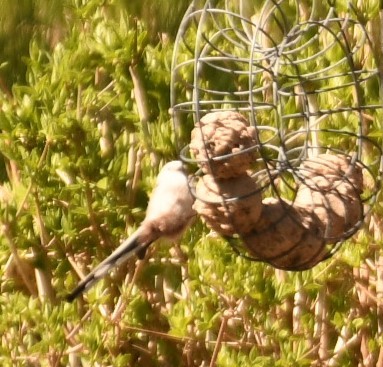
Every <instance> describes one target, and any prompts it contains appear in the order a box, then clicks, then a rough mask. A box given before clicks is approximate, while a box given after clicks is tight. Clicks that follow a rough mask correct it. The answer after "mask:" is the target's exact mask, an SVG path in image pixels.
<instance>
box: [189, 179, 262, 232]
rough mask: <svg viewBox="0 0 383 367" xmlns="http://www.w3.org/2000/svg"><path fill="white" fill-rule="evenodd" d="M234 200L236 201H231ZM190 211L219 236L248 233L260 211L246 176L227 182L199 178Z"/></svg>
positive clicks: (256, 193)
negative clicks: (193, 211) (195, 213)
mask: <svg viewBox="0 0 383 367" xmlns="http://www.w3.org/2000/svg"><path fill="white" fill-rule="evenodd" d="M235 198H237V199H235ZM193 208H194V210H195V211H196V212H197V213H198V214H199V215H200V216H201V217H202V218H203V219H204V220H205V222H206V223H207V225H208V226H209V227H211V228H212V229H214V230H215V231H217V232H218V233H219V234H221V235H223V236H233V235H234V234H236V233H237V234H243V233H247V232H249V231H250V230H251V229H252V227H253V226H254V223H256V222H257V221H258V219H259V217H260V215H261V211H262V197H261V193H260V192H259V191H258V186H257V184H256V182H255V181H254V180H253V179H251V177H249V176H247V175H242V176H239V177H235V178H229V179H220V180H217V179H215V178H214V177H213V176H212V175H204V176H203V177H200V179H199V181H198V183H197V185H196V201H195V203H194V207H193Z"/></svg>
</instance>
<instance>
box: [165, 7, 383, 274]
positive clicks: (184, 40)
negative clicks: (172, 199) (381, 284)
mask: <svg viewBox="0 0 383 367" xmlns="http://www.w3.org/2000/svg"><path fill="white" fill-rule="evenodd" d="M335 5H336V4H335V3H334V2H330V1H329V2H328V4H327V5H326V4H322V7H321V8H320V9H318V8H316V7H315V9H314V8H311V7H310V4H308V3H307V2H303V1H302V2H301V1H299V0H297V1H295V2H290V1H287V0H280V1H278V2H275V1H269V0H266V1H265V2H264V5H263V6H262V7H261V9H260V10H258V8H257V6H256V4H255V2H254V1H251V0H248V1H240V2H228V1H215V2H213V1H194V2H193V3H192V5H191V6H190V8H189V10H188V11H187V13H186V14H185V17H184V19H183V21H182V23H181V27H180V30H179V34H178V36H177V42H176V48H175V51H174V57H173V65H172V83H171V86H172V90H171V95H172V106H173V109H172V111H173V120H174V124H175V130H176V133H179V135H180V136H181V133H180V131H182V129H183V128H184V124H186V125H187V124H189V123H193V124H194V130H193V131H192V134H191V141H190V144H189V145H188V146H186V147H185V148H184V149H183V150H182V153H181V158H182V159H183V160H184V161H186V162H194V163H197V164H198V165H199V166H200V168H201V170H200V171H202V175H197V176H196V177H195V179H194V180H193V182H194V183H196V187H195V190H194V191H195V193H196V199H197V200H196V204H195V209H196V210H197V212H199V214H200V215H201V216H202V217H203V218H204V220H205V221H206V223H207V224H208V225H209V226H210V227H211V228H213V229H215V230H216V231H217V232H218V233H220V234H221V235H223V236H234V235H235V234H237V235H239V237H240V239H241V240H242V242H243V244H244V245H245V247H246V248H247V249H248V252H249V253H250V254H251V255H252V256H253V258H254V260H260V261H264V262H267V263H270V264H272V265H273V266H275V267H277V268H282V269H289V270H302V269H308V268H311V267H313V266H315V265H316V264H317V263H318V262H320V261H323V260H325V259H327V258H328V257H330V256H332V254H333V253H334V252H335V251H336V250H337V249H338V248H339V245H340V244H341V243H342V242H343V241H344V240H345V239H347V238H349V237H350V236H352V235H353V234H354V233H355V232H356V231H357V230H358V229H359V228H360V227H361V226H362V224H363V222H364V218H365V216H366V215H367V213H368V211H369V210H370V209H371V207H372V204H373V203H374V200H375V197H376V194H377V192H378V190H379V188H380V172H381V167H382V149H381V146H380V145H379V144H378V143H377V141H375V140H374V139H372V138H371V137H370V136H369V130H370V125H378V126H380V121H379V114H380V116H381V114H382V112H381V110H382V105H381V103H380V102H379V99H378V98H373V97H372V96H371V94H376V95H378V91H377V86H378V85H379V82H380V80H379V76H378V72H377V67H376V65H375V63H374V60H373V59H372V58H371V57H370V58H368V60H367V58H366V55H367V54H370V55H371V54H372V52H371V49H370V48H371V44H370V40H369V37H368V34H367V31H366V29H365V28H364V26H363V24H361V23H360V22H359V21H358V15H357V14H356V10H355V8H354V7H353V5H352V3H350V4H349V7H348V8H347V9H342V10H341V12H340V11H338V10H337V9H336V7H335ZM350 35H352V37H350ZM185 91H186V92H187V93H186V94H185ZM190 92H191V93H190ZM190 96H191V98H189V97H190ZM377 100H378V102H376V101H377ZM222 121H225V122H224V123H222ZM247 121H248V123H247ZM239 126H240V127H239ZM239 131H242V132H246V133H245V135H244V136H246V139H247V140H246V143H245V142H243V143H238V142H239V140H238V138H237V137H235V136H234V135H235V134H237V133H238V132H239ZM234 132H235V133H234ZM248 179H250V180H251V185H248V187H251V188H252V189H248V191H246V190H245V189H241V188H239V187H238V183H239V182H241V180H243V182H245V181H247V180H248ZM229 180H233V181H232V182H236V189H235V190H234V189H233V190H231V191H230V190H229V189H228V187H230V181H229ZM223 187H224V189H223ZM252 195H253V196H254V198H251V196H252ZM212 197H213V198H214V199H213V200H212ZM244 197H246V200H247V202H250V200H253V202H254V205H253V206H251V210H253V212H252V215H246V212H247V211H249V210H250V209H249V208H246V206H244V202H245V201H246V200H244ZM261 199H262V200H261ZM218 203H219V204H218ZM251 210H250V212H251ZM254 213H255V214H254ZM236 216H238V218H236ZM238 222H240V224H241V225H240V226H238ZM234 232H235V233H234Z"/></svg>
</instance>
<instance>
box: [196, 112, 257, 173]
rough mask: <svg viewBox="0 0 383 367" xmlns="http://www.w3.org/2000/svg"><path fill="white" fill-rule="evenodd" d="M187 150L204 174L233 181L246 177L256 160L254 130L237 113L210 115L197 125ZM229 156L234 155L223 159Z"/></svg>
mask: <svg viewBox="0 0 383 367" xmlns="http://www.w3.org/2000/svg"><path fill="white" fill-rule="evenodd" d="M189 147H190V151H191V153H192V154H193V156H194V157H195V158H196V159H197V160H198V161H199V165H200V167H201V168H202V171H203V172H204V173H205V174H213V175H214V176H215V177H216V178H230V177H236V176H239V175H243V174H245V173H246V171H247V170H248V169H249V168H250V167H251V165H252V164H253V163H254V161H255V159H256V149H255V147H257V139H256V130H255V128H254V127H253V126H249V123H248V121H247V120H246V118H245V117H244V116H243V115H241V114H240V113H238V112H233V111H220V112H211V113H208V114H207V115H205V116H204V117H202V118H201V120H200V121H199V122H197V123H196V125H195V128H194V129H193V131H192V133H191V142H190V145H189ZM252 147H254V149H251V150H250V151H248V152H243V153H241V152H242V151H243V150H244V149H247V148H252ZM230 154H235V155H231V156H229V157H224V156H226V155H230ZM220 157H221V158H220ZM213 158H216V159H213Z"/></svg>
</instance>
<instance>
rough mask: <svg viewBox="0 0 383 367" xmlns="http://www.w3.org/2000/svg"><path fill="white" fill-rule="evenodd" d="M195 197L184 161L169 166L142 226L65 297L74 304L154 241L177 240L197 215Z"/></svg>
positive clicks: (162, 176)
mask: <svg viewBox="0 0 383 367" xmlns="http://www.w3.org/2000/svg"><path fill="white" fill-rule="evenodd" d="M193 203H194V198H193V196H192V194H191V193H190V190H189V185H188V178H187V175H186V174H185V172H184V170H183V165H182V162H181V161H172V162H169V163H167V164H166V165H165V166H164V167H163V168H162V170H161V171H160V173H159V175H158V177H157V182H156V187H155V188H154V190H153V192H152V195H151V197H150V200H149V204H148V208H147V210H146V216H145V219H144V220H143V222H142V223H141V225H140V227H139V228H138V229H137V231H136V232H134V233H133V234H132V235H131V236H130V237H129V238H128V239H127V240H125V241H124V242H123V243H122V244H121V245H120V246H119V247H118V248H117V249H116V250H114V251H113V253H112V254H111V255H109V256H108V257H107V258H106V259H105V260H104V261H102V262H101V263H100V264H99V265H98V266H97V267H96V268H95V269H94V270H92V271H91V272H90V273H89V274H88V275H87V276H86V277H85V278H84V279H83V280H82V281H81V282H80V283H79V284H78V286H77V287H76V288H75V289H74V290H73V291H72V292H71V293H70V294H69V295H68V296H67V297H66V298H67V300H68V301H70V302H71V301H73V300H74V299H75V298H76V297H77V296H79V295H80V294H81V293H83V292H84V291H86V290H87V289H89V288H90V287H91V286H92V285H94V284H95V283H96V282H97V281H98V280H100V279H101V278H102V277H104V276H105V275H106V274H107V273H108V272H109V271H110V270H111V269H112V268H114V267H115V266H118V265H120V264H121V263H123V262H124V261H126V260H127V259H128V258H130V257H131V256H132V255H135V254H137V255H139V256H140V254H141V256H142V253H145V251H146V249H147V247H148V246H149V245H150V244H151V243H153V242H154V241H155V240H157V239H159V238H162V237H165V238H169V239H172V240H177V239H178V238H179V237H180V236H181V235H182V234H183V232H184V231H185V229H186V228H187V227H188V225H189V223H190V222H191V220H192V218H193V216H194V215H195V212H194V210H193Z"/></svg>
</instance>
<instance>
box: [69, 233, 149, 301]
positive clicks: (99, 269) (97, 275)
mask: <svg viewBox="0 0 383 367" xmlns="http://www.w3.org/2000/svg"><path fill="white" fill-rule="evenodd" d="M139 236H140V230H139V229H138V230H137V231H136V232H134V233H133V234H132V235H131V236H130V237H129V238H128V239H126V240H125V241H124V242H123V243H122V244H121V245H120V246H119V247H117V248H116V249H115V250H114V251H113V252H112V253H111V254H110V255H109V256H108V257H107V258H106V259H105V260H104V261H102V262H101V263H100V264H99V265H97V266H96V267H95V268H94V269H93V270H92V271H91V272H90V273H89V274H88V275H87V276H86V277H85V278H84V279H83V280H82V281H81V282H80V283H79V284H78V285H77V287H76V288H75V289H74V290H73V291H72V292H71V293H69V294H68V295H67V296H66V297H65V298H66V300H67V301H68V302H72V301H73V300H74V299H75V298H77V297H78V296H79V295H80V294H81V293H83V292H85V291H86V290H87V289H89V288H90V287H91V286H93V285H94V284H95V283H97V282H98V281H99V280H100V279H101V278H103V277H104V276H105V275H106V274H107V273H108V272H109V271H110V270H111V269H113V268H114V267H116V266H118V265H120V264H122V263H123V262H125V261H126V260H127V259H129V258H130V257H131V256H133V255H134V254H136V253H137V252H140V251H141V250H145V249H146V248H147V246H148V245H149V244H150V243H142V242H141V241H140V240H139Z"/></svg>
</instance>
